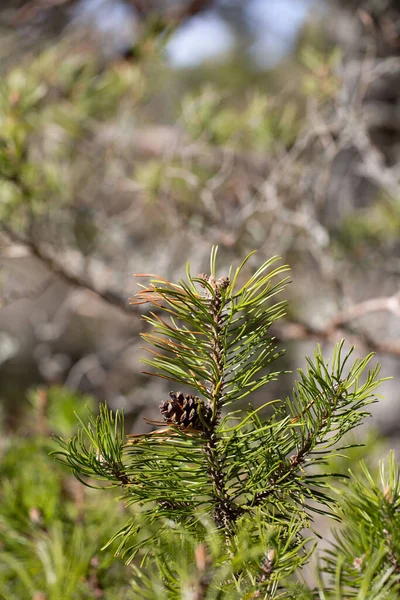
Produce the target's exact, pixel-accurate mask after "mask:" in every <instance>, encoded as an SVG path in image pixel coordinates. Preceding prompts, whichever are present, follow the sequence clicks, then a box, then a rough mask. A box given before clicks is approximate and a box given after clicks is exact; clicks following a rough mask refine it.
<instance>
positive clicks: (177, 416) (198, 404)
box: [160, 392, 212, 429]
mask: <svg viewBox="0 0 400 600" xmlns="http://www.w3.org/2000/svg"><path fill="white" fill-rule="evenodd" d="M169 397H170V400H165V402H163V403H162V404H161V405H160V412H161V414H162V415H163V417H164V419H165V420H166V422H167V423H169V424H170V425H181V426H182V427H192V428H193V429H203V428H204V425H203V423H202V421H201V419H200V416H199V411H200V410H201V415H202V418H203V421H204V422H205V423H209V422H210V421H211V416H212V411H211V408H210V407H209V406H206V405H205V404H204V402H203V401H202V400H200V398H198V397H197V396H190V395H189V394H185V395H184V394H182V392H178V393H177V394H176V393H175V392H170V393H169Z"/></svg>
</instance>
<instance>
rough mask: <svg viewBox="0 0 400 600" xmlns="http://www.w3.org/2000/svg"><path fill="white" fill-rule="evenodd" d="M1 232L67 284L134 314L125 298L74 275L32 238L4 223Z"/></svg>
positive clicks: (1, 224)
mask: <svg viewBox="0 0 400 600" xmlns="http://www.w3.org/2000/svg"><path fill="white" fill-rule="evenodd" d="M0 230H2V231H3V232H4V233H5V235H6V236H7V237H8V238H9V239H11V240H12V241H13V242H16V243H18V244H20V245H22V246H24V247H25V248H26V249H27V250H28V251H29V253H30V254H31V255H32V256H34V257H35V258H37V259H38V260H39V261H40V262H41V263H42V264H43V265H44V266H45V267H46V268H47V269H48V270H50V271H51V272H52V273H54V275H56V276H58V277H60V278H61V279H62V280H64V281H65V283H67V284H69V285H72V286H74V287H80V288H83V289H86V290H88V291H89V292H92V293H93V294H95V295H96V296H97V297H98V298H100V299H101V300H103V301H104V302H107V303H108V304H110V305H112V306H114V307H115V308H117V309H118V310H120V311H122V312H124V313H128V314H132V313H133V312H134V309H133V308H131V306H130V305H129V304H128V303H127V299H126V298H125V297H123V296H120V295H119V294H118V293H117V292H115V291H113V290H107V289H105V290H101V289H99V288H98V287H97V286H96V285H95V284H94V283H93V282H92V281H90V280H89V279H87V278H86V277H84V276H83V275H80V274H77V273H72V272H71V271H69V270H68V269H67V268H66V267H65V266H63V265H62V264H61V263H60V262H58V261H57V260H56V259H55V258H54V257H53V256H52V255H50V254H49V253H48V252H47V251H45V250H44V248H43V247H42V246H41V245H40V244H38V243H37V242H36V241H34V240H33V239H32V238H25V237H24V236H22V235H21V234H19V233H17V232H16V231H14V230H13V229H11V228H10V227H9V226H7V225H5V223H2V222H0Z"/></svg>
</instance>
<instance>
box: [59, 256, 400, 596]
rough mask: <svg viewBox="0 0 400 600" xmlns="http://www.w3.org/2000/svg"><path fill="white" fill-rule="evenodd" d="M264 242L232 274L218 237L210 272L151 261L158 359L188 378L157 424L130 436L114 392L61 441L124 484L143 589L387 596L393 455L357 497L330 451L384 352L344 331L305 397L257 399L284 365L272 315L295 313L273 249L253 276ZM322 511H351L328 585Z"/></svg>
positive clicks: (71, 461) (352, 423)
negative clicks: (318, 516) (348, 343)
mask: <svg viewBox="0 0 400 600" xmlns="http://www.w3.org/2000/svg"><path fill="white" fill-rule="evenodd" d="M250 256H251V255H249V256H248V257H247V258H246V259H245V261H243V263H242V264H241V265H240V267H239V268H238V269H236V270H235V271H234V270H232V269H231V271H230V272H229V274H228V275H227V276H225V275H224V276H218V274H217V271H216V249H213V251H212V254H211V264H210V275H204V274H201V275H199V276H197V277H193V276H192V275H191V273H190V269H189V267H188V268H187V276H186V279H185V280H182V281H180V282H179V283H177V284H174V283H171V282H169V281H167V280H165V279H163V278H161V277H155V276H151V275H143V274H141V275H140V277H149V278H150V283H149V284H147V285H141V290H140V291H139V293H138V294H137V295H136V297H135V299H134V300H133V302H135V303H150V304H151V305H152V306H153V307H154V311H152V312H149V313H148V315H147V316H145V320H146V321H147V323H148V324H149V325H150V327H151V331H150V332H147V333H144V334H143V338H144V339H145V340H146V342H147V343H148V344H149V345H150V346H152V348H151V347H150V348H149V351H150V358H148V359H146V360H145V363H146V364H147V365H149V366H150V367H151V368H152V369H153V370H152V372H151V374H153V375H156V376H158V377H162V378H164V379H167V380H168V381H171V382H173V383H174V385H175V386H176V387H181V388H182V389H185V393H182V392H171V394H170V399H169V400H164V401H163V402H162V404H161V406H160V410H161V416H163V417H164V418H163V419H162V420H160V421H154V422H152V424H153V425H154V426H155V429H154V431H152V432H151V433H149V434H142V435H133V436H129V435H128V436H126V435H125V433H124V423H123V415H122V413H120V412H118V411H117V412H116V413H114V412H113V411H111V410H109V409H108V408H107V406H106V405H102V406H101V408H100V413H99V415H98V416H96V415H95V414H92V416H91V417H90V420H89V423H88V424H85V423H84V422H83V421H81V426H80V430H79V433H78V435H76V436H73V437H71V438H70V439H69V440H63V439H59V444H60V445H61V449H60V450H59V451H57V452H56V453H55V455H56V457H57V459H58V460H59V461H61V462H62V463H65V464H66V465H68V466H69V467H70V468H71V469H72V470H73V472H74V474H75V476H76V477H77V478H78V479H80V480H81V481H82V482H83V483H85V484H87V485H94V483H93V482H96V480H97V481H100V482H103V483H102V484H100V485H101V486H102V487H104V482H106V485H105V487H106V488H108V487H120V488H121V490H122V499H123V501H124V503H125V505H126V506H127V507H129V511H131V513H132V516H131V517H130V519H129V520H128V522H127V523H126V524H125V525H124V526H123V527H122V528H121V529H120V530H119V531H118V532H117V533H116V534H115V535H114V536H113V537H112V538H111V540H110V544H111V543H117V544H118V547H117V554H119V555H120V556H122V557H123V558H124V559H125V561H126V562H127V563H132V564H133V565H134V567H133V568H134V573H135V576H134V579H133V584H132V585H133V590H134V597H135V598H149V599H150V598H171V599H173V598H208V599H211V598H249V599H250V598H302V597H304V598H308V597H318V596H316V594H317V595H318V594H320V596H319V597H324V598H342V597H343V598H344V597H352V596H351V594H352V591H351V590H355V591H354V594H353V596H354V597H357V598H372V596H371V595H370V593H371V590H375V592H374V593H375V594H376V595H375V596H374V597H384V596H382V594H383V593H385V594H389V592H390V593H392V591H391V590H393V589H394V588H395V586H396V581H397V579H398V570H397V569H398V563H397V558H396V549H397V546H398V541H397V537H398V533H397V530H396V521H395V518H396V514H395V511H396V506H397V504H396V503H397V502H398V500H397V498H398V489H399V488H398V482H397V479H396V477H397V475H396V469H395V466H394V462H393V459H392V461H391V463H390V464H391V466H390V471H389V476H388V478H386V479H385V486H386V487H385V489H384V491H383V492H378V490H377V488H375V487H372V488H371V489H370V490H369V491H368V490H367V493H364V489H366V488H365V485H366V484H361V483H360V482H359V481H358V480H355V481H353V483H352V486H353V487H351V488H350V489H351V490H352V491H350V492H349V493H348V492H347V491H346V490H347V488H345V492H343V497H344V501H343V504H342V508H338V506H340V503H338V500H337V495H335V492H334V490H333V488H332V487H331V483H330V482H331V479H332V477H333V476H339V475H340V474H339V473H331V472H330V471H329V467H328V466H327V464H328V461H329V458H330V457H334V456H336V455H337V453H338V443H340V441H341V440H342V439H343V437H344V436H345V435H346V434H347V433H348V432H349V431H350V430H352V429H353V428H354V427H356V426H357V425H358V424H359V423H360V422H361V421H362V419H363V418H364V417H365V416H366V415H367V414H368V412H367V406H368V405H369V404H370V403H371V402H373V401H375V399H376V396H375V390H376V388H377V386H378V385H379V384H380V382H381V381H382V380H381V379H379V377H378V375H379V366H375V367H372V368H371V367H370V363H371V359H372V356H371V355H368V356H367V357H365V358H363V359H356V360H354V361H352V360H351V355H352V351H353V350H352V349H350V350H349V351H345V349H344V342H343V341H342V342H340V343H339V344H337V345H336V347H335V350H334V353H333V357H332V360H331V361H327V360H326V359H325V358H324V357H323V355H322V352H321V350H320V349H318V350H317V351H316V353H315V355H314V359H313V360H311V359H308V361H307V362H308V366H307V370H299V381H298V382H297V384H296V386H295V389H294V391H293V394H292V396H291V398H287V399H286V401H282V400H273V401H268V402H267V403H265V404H264V405H263V406H261V407H256V408H255V407H253V406H252V405H251V404H249V405H248V407H247V409H246V410H244V409H243V403H242V401H243V399H246V401H247V400H248V399H249V396H250V395H251V394H252V393H253V392H254V391H256V390H259V389H261V388H263V387H264V386H265V385H267V384H268V383H269V382H270V381H271V380H273V379H277V378H279V377H280V375H281V374H282V373H281V372H279V370H277V369H276V368H275V364H276V361H277V359H278V358H279V356H280V354H281V353H280V352H279V351H278V350H277V347H276V344H275V343H274V339H273V337H271V335H270V327H271V325H272V324H273V323H274V322H275V321H276V320H277V319H279V318H280V317H281V316H282V315H283V314H284V311H285V303H284V302H282V301H279V300H278V301H276V300H275V296H276V295H277V294H279V293H280V292H282V290H283V289H284V286H285V284H286V282H287V279H285V278H284V277H283V275H284V273H285V272H286V271H287V267H286V266H276V262H277V259H276V258H273V259H271V260H269V261H267V262H265V263H264V264H263V265H262V266H261V267H260V268H259V269H258V270H257V271H256V272H255V273H254V275H252V276H251V277H250V279H249V280H248V281H246V282H244V283H243V282H242V273H243V267H244V265H245V263H246V262H247V260H248V259H249V258H250ZM194 394H198V396H195V395H194ZM342 443H344V444H345V443H346V442H342ZM344 447H346V446H344ZM366 476H367V484H368V485H374V484H373V480H372V479H371V477H370V476H369V475H368V473H367V472H366ZM361 492H363V494H361ZM315 512H318V513H322V514H327V515H331V516H332V517H334V518H336V519H339V520H341V521H343V520H344V521H346V520H348V519H350V524H349V525H348V527H347V529H345V530H343V531H342V532H341V533H340V534H338V537H337V543H336V546H333V549H332V551H331V552H329V553H328V554H327V555H326V557H325V559H324V561H323V562H322V563H321V569H320V571H321V573H322V572H325V573H326V574H327V575H328V579H329V576H330V577H331V579H332V582H330V581H324V583H321V584H320V588H321V589H320V591H316V590H314V591H312V590H309V589H307V587H306V586H305V585H304V586H302V585H301V584H299V583H298V574H296V575H295V573H296V572H298V569H299V568H300V567H302V566H304V565H305V564H306V563H307V562H308V560H309V557H310V555H311V553H312V551H313V549H314V545H315V539H316V538H315V533H314V532H313V533H310V534H309V535H308V536H307V534H306V533H305V531H306V529H307V528H308V530H309V531H310V530H311V531H312V527H313V526H312V516H313V514H314V513H315ZM370 514H371V515H372V516H373V515H375V519H376V521H374V520H373V518H372V516H369V515H370ZM378 514H379V515H380V516H379V519H378ZM360 521H361V522H364V521H366V523H365V531H363V533H362V535H361V536H360V535H358V534H357V528H358V527H359V525H360ZM384 531H386V532H387V533H384ZM374 536H375V537H374ZM313 540H314V542H313ZM376 540H379V543H378V545H377V543H376ZM396 544H397V546H396ZM368 548H370V550H368ZM372 548H373V549H374V550H373V552H372V550H371V549H372ZM375 549H376V551H375ZM357 561H360V565H362V566H361V567H358V566H357V567H355V566H354V565H355V564H357V565H358V562H357ZM364 564H365V570H364V569H363V565H364ZM357 569H358V570H357ZM321 577H322V575H321ZM296 581H297V583H295V582H296ZM366 582H368V583H366ZM293 586H294V587H293ZM363 590H364V591H363ZM321 594H322V595H321ZM323 594H325V595H323ZM360 594H361V595H360ZM362 594H364V595H362ZM365 594H367V595H365ZM368 594H369V595H368ZM379 594H381V596H379ZM385 597H388V598H389V597H390V598H391V597H392V596H390V595H388V596H385ZM393 597H394V596H393Z"/></svg>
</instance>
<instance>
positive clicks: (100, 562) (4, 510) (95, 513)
mask: <svg viewBox="0 0 400 600" xmlns="http://www.w3.org/2000/svg"><path fill="white" fill-rule="evenodd" d="M30 401H31V408H30V409H27V415H26V422H25V424H24V425H21V427H22V430H21V432H20V435H12V436H9V437H8V438H7V439H6V443H5V444H4V447H3V448H2V450H1V455H0V479H1V482H2V485H1V490H0V539H1V546H0V598H2V600H17V599H18V600H32V599H35V600H39V599H43V600H44V599H46V600H60V599H61V598H62V599H63V600H89V599H90V600H92V599H93V598H105V599H109V600H112V599H115V600H116V599H117V598H121V597H122V594H125V593H127V589H128V584H129V571H128V569H127V567H125V566H124V565H123V563H122V562H121V561H119V560H114V557H113V554H112V552H110V551H108V552H102V551H101V548H102V546H103V545H104V544H106V542H107V541H108V540H109V538H110V537H111V535H112V533H113V532H114V531H115V527H120V526H121V525H122V523H123V522H124V519H125V518H126V517H125V516H123V515H122V512H121V510H120V508H119V503H118V501H117V499H116V497H115V496H113V495H112V494H111V496H110V494H107V496H104V497H103V498H102V499H101V500H100V501H99V497H98V496H97V494H96V495H94V494H93V490H90V489H89V488H87V489H83V488H82V486H81V485H79V484H78V483H77V482H76V480H75V479H74V478H73V477H71V476H69V475H68V474H67V473H66V471H65V469H63V468H62V467H60V466H59V465H58V464H57V463H55V461H54V460H53V458H52V457H50V456H49V452H50V451H51V450H52V449H53V448H54V445H53V442H52V441H51V438H50V433H51V432H54V433H57V434H63V435H65V434H66V435H70V434H71V433H73V431H74V426H75V425H74V423H75V420H76V416H75V413H77V414H82V413H83V412H85V405H86V406H88V407H93V405H94V402H93V399H92V398H90V397H82V396H78V395H75V394H73V393H71V392H68V391H66V390H65V389H62V388H57V387H52V388H50V389H49V390H45V389H44V388H43V389H39V390H35V391H32V392H31V393H30ZM24 431H26V435H25V436H23V435H22V433H23V432H24Z"/></svg>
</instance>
